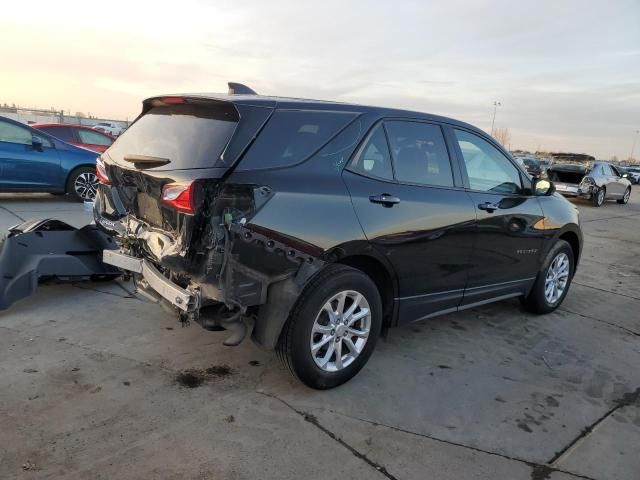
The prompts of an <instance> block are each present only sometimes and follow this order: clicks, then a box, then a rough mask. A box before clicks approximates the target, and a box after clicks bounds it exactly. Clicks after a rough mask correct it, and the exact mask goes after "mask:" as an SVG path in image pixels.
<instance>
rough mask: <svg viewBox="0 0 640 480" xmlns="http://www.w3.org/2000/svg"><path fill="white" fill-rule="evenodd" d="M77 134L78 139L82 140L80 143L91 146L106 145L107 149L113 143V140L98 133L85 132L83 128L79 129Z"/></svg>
mask: <svg viewBox="0 0 640 480" xmlns="http://www.w3.org/2000/svg"><path fill="white" fill-rule="evenodd" d="M77 132H78V137H79V138H80V142H82V143H87V144H89V145H104V146H105V147H108V146H109V145H111V144H112V143H113V140H111V139H110V138H109V137H106V136H104V135H101V134H99V133H97V132H92V131H91V130H84V129H82V128H79V129H78V130H77Z"/></svg>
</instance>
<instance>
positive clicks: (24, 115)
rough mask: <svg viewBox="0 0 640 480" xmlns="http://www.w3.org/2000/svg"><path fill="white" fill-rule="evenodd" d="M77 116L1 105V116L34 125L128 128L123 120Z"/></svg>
mask: <svg viewBox="0 0 640 480" xmlns="http://www.w3.org/2000/svg"><path fill="white" fill-rule="evenodd" d="M77 113H78V114H77V115H66V114H65V113H64V112H63V111H58V110H54V109H51V110H38V109H32V108H20V107H16V106H15V105H12V106H8V105H7V104H5V105H0V116H2V117H7V118H11V119H13V120H17V121H18V122H22V123H26V124H27V125H32V124H34V123H67V124H71V125H86V126H88V127H93V126H94V125H96V124H98V123H100V122H105V121H108V122H113V123H116V124H117V125H120V126H122V128H127V127H128V126H129V122H125V121H122V120H112V119H110V118H95V117H86V116H85V115H84V114H83V113H82V112H77Z"/></svg>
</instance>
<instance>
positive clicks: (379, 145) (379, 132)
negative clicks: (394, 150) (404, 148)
mask: <svg viewBox="0 0 640 480" xmlns="http://www.w3.org/2000/svg"><path fill="white" fill-rule="evenodd" d="M349 170H352V171H354V172H356V173H360V174H362V175H366V176H368V177H378V178H382V179H384V180H393V169H392V167H391V155H390V154H389V146H388V145H387V137H386V136H385V134H384V128H383V127H382V124H379V125H378V126H377V127H375V128H374V130H373V131H372V132H371V134H370V135H369V138H367V140H366V141H365V142H364V144H363V145H362V146H361V147H360V150H359V151H358V153H357V154H356V156H355V157H354V158H353V160H352V161H351V164H350V165H349Z"/></svg>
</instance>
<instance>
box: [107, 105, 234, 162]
mask: <svg viewBox="0 0 640 480" xmlns="http://www.w3.org/2000/svg"><path fill="white" fill-rule="evenodd" d="M237 122H238V114H237V112H236V110H235V108H234V107H233V105H232V104H230V103H215V104H212V105H211V106H209V105H207V106H204V105H188V104H179V105H170V106H162V107H153V108H151V109H150V110H149V111H148V112H147V113H146V114H144V115H143V116H142V117H140V118H139V119H138V120H137V121H136V122H135V123H134V124H133V125H131V126H130V127H129V128H128V129H127V130H126V131H125V132H124V133H123V134H122V135H121V136H120V137H119V138H118V140H116V141H115V142H114V144H113V146H112V147H111V148H109V150H107V155H108V156H109V157H110V158H111V159H112V160H113V161H114V162H116V163H118V164H120V165H123V166H127V167H131V163H130V162H126V161H124V157H125V156H131V155H143V156H147V157H158V158H163V159H169V161H170V163H168V164H166V165H163V166H158V167H155V168H154V170H177V169H189V168H210V167H213V166H214V164H215V162H216V160H217V159H218V158H219V157H220V155H221V154H222V152H223V151H224V149H225V147H226V146H227V143H229V139H230V138H231V136H232V135H233V132H234V130H235V128H236V125H237Z"/></svg>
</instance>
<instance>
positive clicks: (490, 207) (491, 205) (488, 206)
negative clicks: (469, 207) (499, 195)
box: [478, 202, 498, 213]
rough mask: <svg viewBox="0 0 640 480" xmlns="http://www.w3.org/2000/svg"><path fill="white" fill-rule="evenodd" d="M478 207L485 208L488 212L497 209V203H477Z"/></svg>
mask: <svg viewBox="0 0 640 480" xmlns="http://www.w3.org/2000/svg"><path fill="white" fill-rule="evenodd" d="M478 208H479V209H480V210H486V211H487V212H488V213H493V212H494V211H495V210H497V209H498V205H496V204H495V203H491V202H484V203H481V204H480V205H478Z"/></svg>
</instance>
